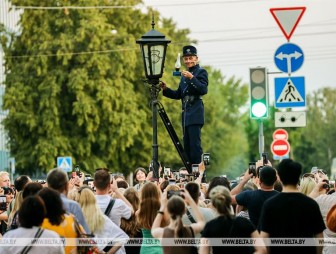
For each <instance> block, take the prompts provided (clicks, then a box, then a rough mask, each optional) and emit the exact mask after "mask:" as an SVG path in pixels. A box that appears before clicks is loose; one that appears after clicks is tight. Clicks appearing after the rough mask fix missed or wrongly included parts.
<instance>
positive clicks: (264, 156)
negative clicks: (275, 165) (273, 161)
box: [262, 153, 268, 166]
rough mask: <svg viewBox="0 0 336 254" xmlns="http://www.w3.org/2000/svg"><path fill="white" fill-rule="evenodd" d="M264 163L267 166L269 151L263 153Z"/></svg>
mask: <svg viewBox="0 0 336 254" xmlns="http://www.w3.org/2000/svg"><path fill="white" fill-rule="evenodd" d="M262 160H263V165H264V166H265V165H266V164H267V163H268V153H262Z"/></svg>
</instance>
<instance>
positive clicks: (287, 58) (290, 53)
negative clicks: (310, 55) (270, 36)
mask: <svg viewBox="0 0 336 254" xmlns="http://www.w3.org/2000/svg"><path fill="white" fill-rule="evenodd" d="M303 60H304V55H303V52H302V50H301V48H300V47H299V46H297V45H295V44H293V43H285V44H283V45H281V46H280V47H279V48H278V49H277V50H276V52H275V54H274V63H275V65H276V66H277V67H278V69H279V70H281V71H283V72H287V73H289V74H290V73H292V72H294V71H297V70H298V69H300V67H301V66H302V64H303Z"/></svg>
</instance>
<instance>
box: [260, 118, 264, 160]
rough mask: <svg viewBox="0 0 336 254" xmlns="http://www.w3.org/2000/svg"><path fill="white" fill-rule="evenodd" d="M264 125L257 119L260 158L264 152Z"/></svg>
mask: <svg viewBox="0 0 336 254" xmlns="http://www.w3.org/2000/svg"><path fill="white" fill-rule="evenodd" d="M264 144H265V143H264V124H263V120H262V119H259V155H260V158H262V153H263V152H264V148H265V145H264Z"/></svg>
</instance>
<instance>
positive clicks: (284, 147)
mask: <svg viewBox="0 0 336 254" xmlns="http://www.w3.org/2000/svg"><path fill="white" fill-rule="evenodd" d="M289 150H290V145H289V143H288V141H287V140H286V139H276V140H273V142H272V144H271V151H272V153H273V155H276V156H279V157H282V156H285V155H286V154H288V153H289Z"/></svg>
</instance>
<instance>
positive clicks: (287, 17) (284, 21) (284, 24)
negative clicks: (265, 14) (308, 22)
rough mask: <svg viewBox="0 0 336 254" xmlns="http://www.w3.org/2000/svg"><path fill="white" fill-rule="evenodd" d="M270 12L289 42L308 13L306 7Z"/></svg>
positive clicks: (274, 9) (272, 10)
mask: <svg viewBox="0 0 336 254" xmlns="http://www.w3.org/2000/svg"><path fill="white" fill-rule="evenodd" d="M270 11H271V13H272V15H273V17H274V19H275V21H276V22H277V23H278V25H279V27H280V29H281V31H282V32H283V34H284V35H285V37H286V39H287V40H288V41H289V40H290V38H291V36H292V35H293V33H294V30H295V28H296V26H297V25H298V24H299V22H300V20H301V18H302V16H303V13H304V12H305V11H306V7H287V8H271V9H270Z"/></svg>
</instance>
